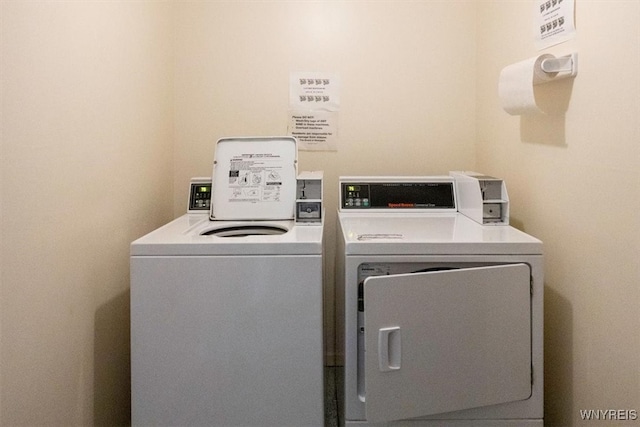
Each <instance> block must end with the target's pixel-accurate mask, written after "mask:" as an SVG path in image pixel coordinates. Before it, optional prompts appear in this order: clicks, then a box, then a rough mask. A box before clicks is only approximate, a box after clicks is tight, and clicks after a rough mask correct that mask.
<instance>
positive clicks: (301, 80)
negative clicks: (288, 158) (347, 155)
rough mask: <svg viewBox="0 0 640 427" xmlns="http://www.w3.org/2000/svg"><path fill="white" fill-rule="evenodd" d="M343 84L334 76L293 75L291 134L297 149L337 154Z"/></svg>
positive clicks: (290, 103) (290, 97) (317, 73)
mask: <svg viewBox="0 0 640 427" xmlns="http://www.w3.org/2000/svg"><path fill="white" fill-rule="evenodd" d="M339 109H340V82H339V79H338V76H337V75H335V74H331V73H319V72H308V73H298V72H296V73H291V76H290V80H289V110H290V111H289V125H288V134H289V135H291V136H293V137H295V138H296V139H297V140H298V149H300V150H308V151H336V150H337V149H338V110H339Z"/></svg>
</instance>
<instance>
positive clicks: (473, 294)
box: [364, 264, 531, 422]
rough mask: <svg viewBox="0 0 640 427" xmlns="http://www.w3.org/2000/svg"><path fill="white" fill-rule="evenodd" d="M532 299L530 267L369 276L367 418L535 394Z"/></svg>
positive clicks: (430, 411) (399, 416) (375, 419)
mask: <svg viewBox="0 0 640 427" xmlns="http://www.w3.org/2000/svg"><path fill="white" fill-rule="evenodd" d="M530 300H531V291H530V268H529V266H528V265H526V264H511V265H500V266H491V267H479V268H468V269H460V270H452V271H437V272H429V273H419V274H401V275H392V276H377V277H369V278H367V279H366V280H365V282H364V322H365V332H364V334H365V381H364V382H365V407H366V419H367V421H369V422H382V421H391V420H400V419H406V418H414V417H420V416H427V415H433V414H439V413H445V412H452V411H458V410H463V409H470V408H476V407H482V406H488V405H494V404H499V403H505V402H512V401H518V400H524V399H527V398H529V397H530V396H531V305H530Z"/></svg>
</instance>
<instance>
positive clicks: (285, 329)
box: [131, 138, 324, 426]
mask: <svg viewBox="0 0 640 427" xmlns="http://www.w3.org/2000/svg"><path fill="white" fill-rule="evenodd" d="M222 145H224V146H225V148H223V150H227V148H226V146H228V147H229V148H230V151H225V152H224V153H220V152H219V151H216V159H217V160H216V161H217V165H216V166H215V167H214V175H213V176H214V180H213V185H212V187H211V194H210V195H207V194H206V193H207V189H208V187H207V185H206V184H203V183H202V182H196V183H194V184H193V185H192V191H191V192H190V194H191V200H192V202H193V203H191V204H190V209H189V212H190V213H188V214H185V215H183V216H181V217H179V218H177V219H175V220H173V221H171V222H170V223H168V224H166V225H165V226H163V227H160V228H159V229H157V230H155V231H153V232H151V233H149V234H148V235H146V236H144V237H142V238H140V239H138V240H136V241H135V242H133V243H132V244H131V377H132V379H131V380H132V390H131V392H132V424H133V425H139V426H147V425H154V426H160V425H166V426H178V425H179V426H190V425H191V426H202V425H216V426H303V425H309V426H317V425H323V423H324V412H323V411H324V406H323V398H324V396H323V335H322V325H323V322H322V277H323V261H322V255H323V245H322V243H323V226H322V223H321V222H319V223H314V225H305V226H301V225H297V224H296V223H295V222H294V220H293V211H294V200H295V194H294V193H292V192H295V187H296V183H295V177H296V175H295V173H293V172H294V171H295V170H296V165H295V154H294V153H293V152H292V150H295V140H293V139H291V138H276V139H264V138H259V139H249V140H247V139H233V141H229V140H225V141H221V142H219V144H218V149H220V148H221V147H222ZM238 146H239V147H240V148H237V147H238ZM274 147H276V148H275V149H274ZM221 154H222V155H221ZM221 158H222V159H224V160H220V159H221ZM283 159H284V160H283ZM222 162H224V164H223V163H222ZM220 168H225V169H226V171H225V172H220V171H219V170H220ZM216 169H218V170H216ZM216 174H217V175H216ZM291 179H293V182H290V181H291ZM216 180H217V181H218V182H216ZM241 180H242V181H241ZM218 185H219V186H218ZM217 186H218V187H217ZM216 192H218V194H217V196H216ZM203 200H204V201H203ZM207 200H213V201H214V204H216V203H217V204H218V206H217V207H218V208H220V210H219V211H218V210H217V209H216V206H210V209H207V208H208V202H207ZM223 204H226V205H225V206H221V205H223ZM229 205H233V206H231V207H230V206H229ZM260 206H262V208H261V207H260ZM200 209H202V210H200ZM197 212H202V213H197ZM218 212H219V214H218ZM234 212H236V214H237V216H238V219H233V214H234ZM261 212H262V213H263V214H264V215H265V219H262V220H260V219H259V218H260V214H261ZM217 216H220V217H223V218H224V219H223V220H217V219H216V218H217Z"/></svg>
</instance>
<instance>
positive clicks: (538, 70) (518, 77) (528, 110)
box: [498, 53, 557, 116]
mask: <svg viewBox="0 0 640 427" xmlns="http://www.w3.org/2000/svg"><path fill="white" fill-rule="evenodd" d="M547 58H554V56H553V55H550V54H548V53H545V54H543V55H540V56H537V57H534V58H529V59H526V60H524V61H521V62H518V63H515V64H512V65H509V66H507V67H504V68H503V69H502V71H501V72H500V81H499V84H498V94H499V96H500V101H501V102H502V108H504V110H505V111H506V112H507V113H509V114H511V115H512V116H515V115H522V114H534V113H544V111H543V110H541V109H540V108H539V107H538V104H537V103H536V96H535V90H534V86H535V85H537V84H540V83H545V82H548V81H550V80H552V79H553V77H554V76H555V74H557V73H545V72H544V71H542V67H541V63H542V61H543V60H545V59H547Z"/></svg>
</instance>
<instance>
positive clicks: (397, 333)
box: [378, 326, 402, 372]
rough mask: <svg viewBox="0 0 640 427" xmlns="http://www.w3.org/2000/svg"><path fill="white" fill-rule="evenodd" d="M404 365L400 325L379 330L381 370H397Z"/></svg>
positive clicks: (379, 362) (379, 364) (379, 361)
mask: <svg viewBox="0 0 640 427" xmlns="http://www.w3.org/2000/svg"><path fill="white" fill-rule="evenodd" d="M401 365H402V331H401V330H400V326H392V327H389V328H381V329H379V330H378V367H379V369H380V372H389V371H397V370H398V369H400V367H401Z"/></svg>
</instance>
